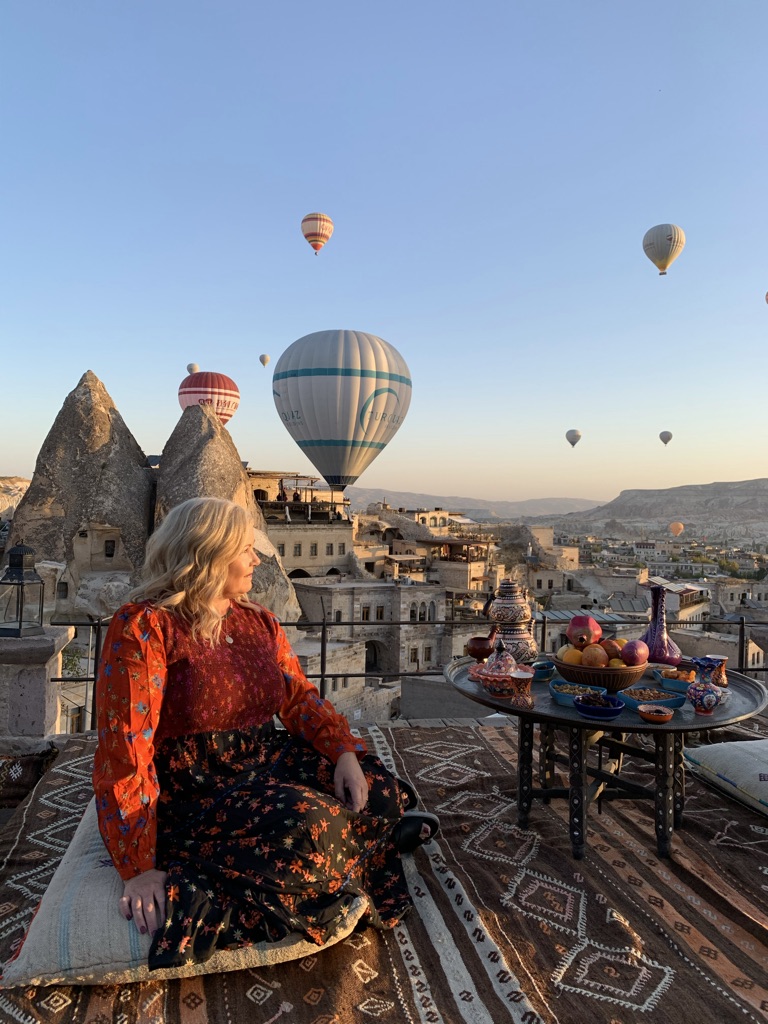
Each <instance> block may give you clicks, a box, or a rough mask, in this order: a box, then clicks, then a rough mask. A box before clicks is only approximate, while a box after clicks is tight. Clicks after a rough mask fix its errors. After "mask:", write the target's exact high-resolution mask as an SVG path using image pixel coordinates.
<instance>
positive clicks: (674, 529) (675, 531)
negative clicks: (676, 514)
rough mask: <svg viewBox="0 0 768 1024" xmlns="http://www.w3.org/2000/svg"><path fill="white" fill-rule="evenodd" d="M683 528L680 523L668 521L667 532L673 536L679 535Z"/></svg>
mask: <svg viewBox="0 0 768 1024" xmlns="http://www.w3.org/2000/svg"><path fill="white" fill-rule="evenodd" d="M684 529H685V527H684V526H683V524H682V523H670V524H669V532H670V533H671V534H672V536H673V537H679V536H680V534H681V533H682V532H683V530H684Z"/></svg>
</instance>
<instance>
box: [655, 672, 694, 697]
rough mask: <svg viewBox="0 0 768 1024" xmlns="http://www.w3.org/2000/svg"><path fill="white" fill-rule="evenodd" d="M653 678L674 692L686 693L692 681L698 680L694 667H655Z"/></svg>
mask: <svg viewBox="0 0 768 1024" xmlns="http://www.w3.org/2000/svg"><path fill="white" fill-rule="evenodd" d="M653 678H654V679H655V680H656V682H657V683H658V684H659V686H661V687H662V689H664V690H670V691H672V693H682V694H685V692H686V690H687V689H688V687H689V686H690V685H691V683H695V682H696V672H695V671H694V669H684V668H680V667H679V666H678V667H677V668H655V669H654V670H653Z"/></svg>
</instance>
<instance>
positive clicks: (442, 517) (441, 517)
mask: <svg viewBox="0 0 768 1024" xmlns="http://www.w3.org/2000/svg"><path fill="white" fill-rule="evenodd" d="M440 525H441V526H445V516H440Z"/></svg>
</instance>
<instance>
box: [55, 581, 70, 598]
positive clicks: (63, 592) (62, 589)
mask: <svg viewBox="0 0 768 1024" xmlns="http://www.w3.org/2000/svg"><path fill="white" fill-rule="evenodd" d="M56 597H57V598H61V599H64V598H66V597H69V584H68V583H65V582H64V581H63V580H60V581H59V582H58V583H57V584H56Z"/></svg>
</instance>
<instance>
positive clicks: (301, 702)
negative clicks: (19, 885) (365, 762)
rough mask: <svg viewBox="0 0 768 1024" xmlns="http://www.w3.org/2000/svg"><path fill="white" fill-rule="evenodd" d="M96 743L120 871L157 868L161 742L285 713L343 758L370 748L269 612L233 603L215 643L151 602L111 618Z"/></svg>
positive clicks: (292, 724)
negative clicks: (309, 674)
mask: <svg viewBox="0 0 768 1024" xmlns="http://www.w3.org/2000/svg"><path fill="white" fill-rule="evenodd" d="M96 713H97V721H98V727H99V743H98V748H97V751H96V757H95V762H94V769H93V786H94V790H95V792H96V806H97V810H98V817H99V828H100V830H101V834H102V837H103V839H104V843H105V845H106V847H107V849H108V850H109V853H110V855H111V856H112V860H113V861H114V863H115V867H116V868H117V870H118V871H119V872H120V875H121V876H122V878H123V879H128V878H132V877H133V876H134V875H138V874H141V872H142V871H147V870H148V869H149V868H153V867H154V866H155V841H156V835H157V802H158V798H159V795H160V788H159V785H158V779H157V774H156V772H155V768H154V764H153V759H154V751H155V745H156V744H158V743H159V742H160V741H161V740H164V739H168V738H174V737H177V736H184V735H187V734H189V733H198V732H212V731H226V730H228V729H247V728H250V727H253V726H260V725H264V724H265V723H267V722H269V721H270V720H271V719H272V716H273V715H278V717H279V718H280V721H281V722H282V723H283V725H284V726H285V727H286V729H287V730H288V732H290V733H291V735H293V736H298V737H300V738H301V739H302V740H305V741H306V742H307V743H309V744H311V745H312V746H313V747H314V748H315V749H316V750H317V751H318V752H319V753H321V754H324V755H325V756H326V757H328V758H329V759H330V760H331V761H333V762H334V764H335V763H336V761H338V759H339V757H340V756H341V755H342V754H343V753H345V752H346V751H351V752H353V753H355V754H356V755H357V756H358V757H363V756H364V755H365V753H366V752H367V751H366V746H365V744H364V743H363V742H362V740H358V739H355V738H354V737H353V736H352V733H351V732H350V729H349V725H348V723H347V720H346V719H345V718H344V717H343V716H342V715H340V714H338V712H337V711H336V710H335V709H334V707H333V705H332V704H331V703H330V702H329V701H326V700H323V699H322V698H321V697H320V694H319V693H318V691H317V688H316V687H315V686H313V685H312V684H311V683H310V682H309V680H308V679H307V678H306V677H305V676H304V673H303V672H302V670H301V667H300V665H299V661H298V659H297V657H296V655H295V654H294V653H293V651H292V650H291V647H290V644H289V643H288V638H287V637H286V635H285V633H284V631H283V630H282V628H281V627H280V625H279V624H278V621H277V619H276V618H275V616H274V615H272V613H271V612H268V611H267V610H266V609H265V608H261V607H255V608H254V607H244V606H243V605H238V604H233V605H232V607H231V609H230V611H229V612H228V613H227V616H226V617H225V619H224V622H223V627H222V634H221V641H220V643H219V644H218V646H216V647H211V645H210V644H209V643H208V642H207V641H204V640H194V639H193V638H192V635H191V631H190V628H189V626H188V625H187V624H186V623H185V622H184V621H183V620H182V619H180V618H179V617H178V616H176V615H174V614H172V613H171V612H167V611H162V610H157V609H154V608H152V607H151V606H150V605H149V604H146V603H142V604H127V605H124V606H123V607H122V608H121V609H120V610H119V611H118V612H117V613H116V614H115V615H114V616H113V618H112V622H111V624H110V627H109V630H108V632H107V636H106V639H105V641H104V653H103V655H102V659H101V666H100V669H99V677H98V682H97V684H96Z"/></svg>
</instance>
